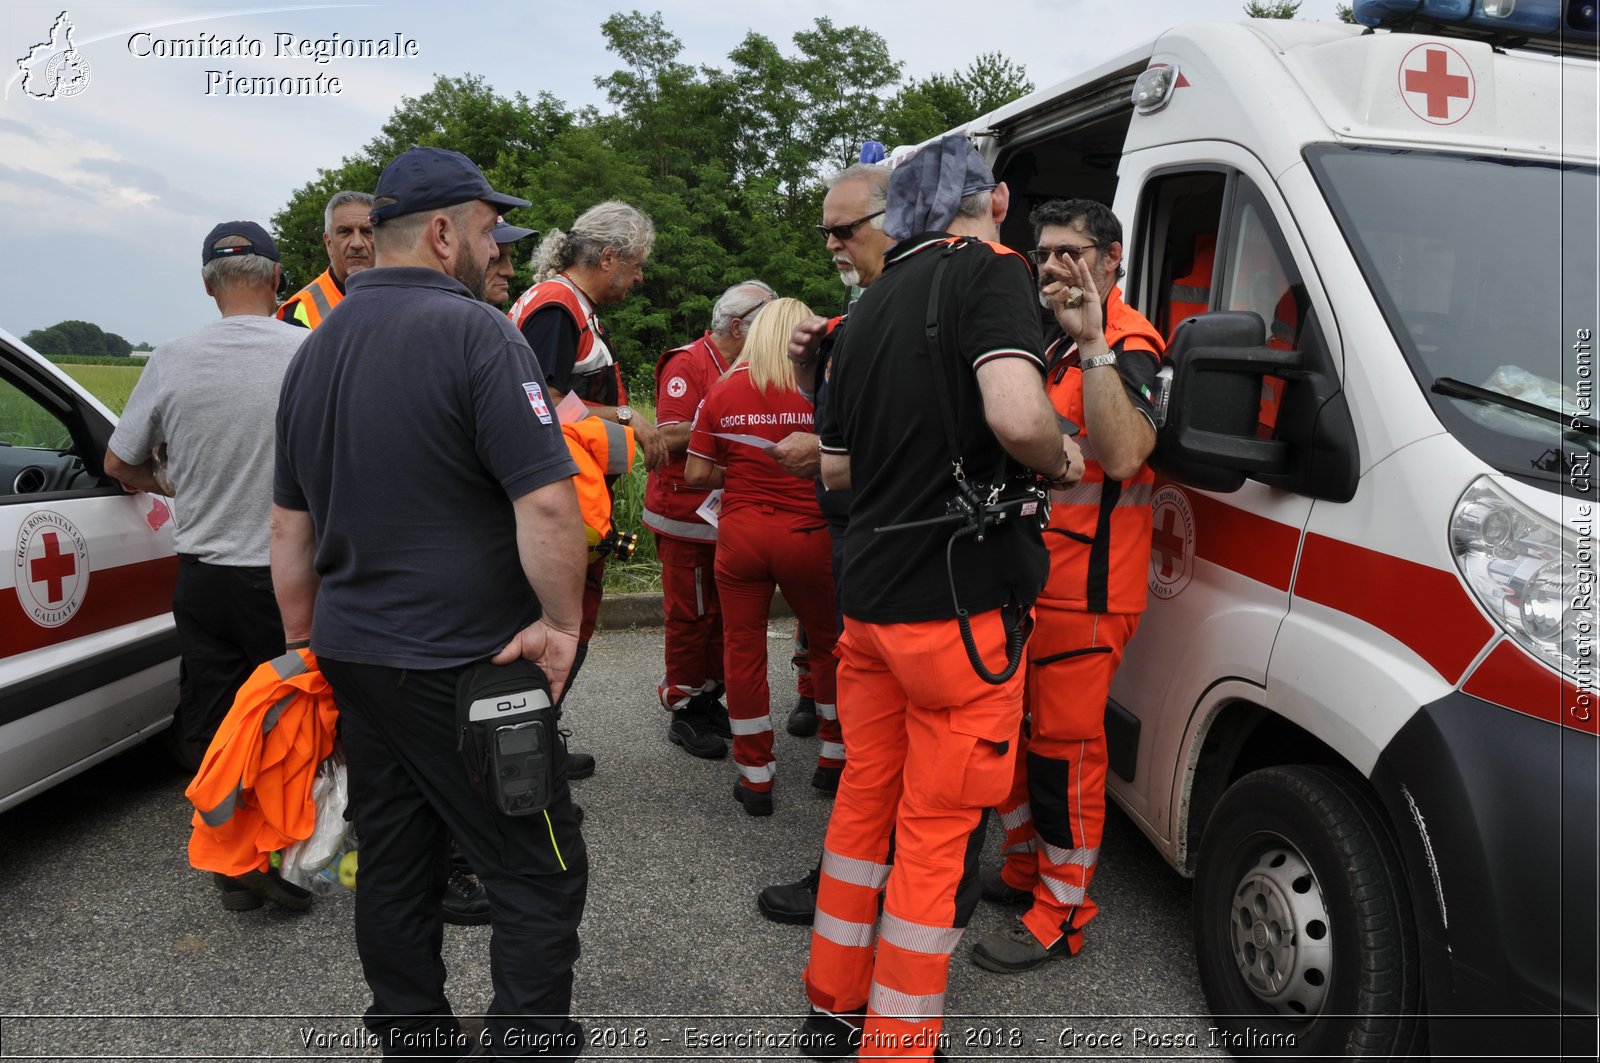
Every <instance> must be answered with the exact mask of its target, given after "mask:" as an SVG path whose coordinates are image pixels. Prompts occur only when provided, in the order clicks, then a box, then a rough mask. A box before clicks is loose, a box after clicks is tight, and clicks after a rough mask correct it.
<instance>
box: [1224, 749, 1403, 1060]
mask: <svg viewBox="0 0 1600 1063" xmlns="http://www.w3.org/2000/svg"><path fill="white" fill-rule="evenodd" d="M1194 933H1195V953H1196V958H1197V961H1198V964H1199V968H1200V984H1201V987H1202V989H1203V990H1204V991H1205V995H1206V1000H1207V1002H1208V1003H1209V1004H1210V1006H1211V1011H1212V1014H1213V1015H1214V1016H1215V1021H1216V1023H1217V1029H1218V1034H1217V1036H1216V1041H1217V1042H1219V1043H1221V1044H1222V1045H1223V1046H1225V1047H1227V1048H1228V1049H1229V1051H1230V1052H1232V1053H1233V1054H1234V1055H1237V1056H1258V1057H1259V1056H1268V1057H1280V1058H1292V1057H1296V1056H1359V1057H1363V1058H1389V1057H1393V1056H1404V1055H1407V1054H1408V1053H1409V1052H1411V1051H1413V1050H1414V1048H1415V1046H1414V1044H1413V1038H1414V1037H1415V1036H1416V1034H1417V1031H1418V1019H1417V1011H1418V1008H1419V1006H1420V994H1421V990H1420V986H1421V963H1420V960H1419V956H1418V951H1417V937H1416V927H1415V925H1414V923H1413V919H1412V914H1411V907H1410V897H1409V892H1408V890H1407V888H1406V882H1405V878H1404V874H1403V872H1402V869H1401V864H1400V856H1399V853H1398V851H1397V850H1396V848H1395V844H1394V842H1393V840H1392V839H1391V838H1390V837H1389V835H1388V833H1387V830H1386V828H1385V826H1384V823H1383V820H1382V819H1381V817H1380V813H1379V810H1378V808H1377V806H1376V805H1375V803H1374V802H1373V800H1372V798H1371V797H1370V796H1369V793H1368V791H1367V789H1366V787H1365V786H1364V785H1363V783H1362V782H1361V781H1360V780H1359V779H1357V778H1355V777H1354V776H1352V775H1349V774H1347V773H1345V772H1341V771H1338V770H1335V769H1332V768H1326V767H1320V766H1313V765H1292V766H1286V767H1275V768H1266V769H1263V770H1261V771H1256V772H1252V773H1251V774H1249V775H1246V776H1245V777H1244V778H1242V779H1240V780H1239V781H1238V782H1236V783H1234V784H1233V785H1232V786H1231V787H1229V789H1228V791H1227V792H1226V793H1225V794H1223V796H1222V800H1221V801H1220V802H1219V803H1218V804H1217V807H1216V810H1215V811H1214V812H1213V813H1212V815H1211V819H1210V821H1209V823H1208V824H1207V826H1206V831H1205V836H1204V838H1203V840H1202V841H1201V844H1200V858H1199V864H1198V870H1197V873H1196V875H1195V890H1194Z"/></svg>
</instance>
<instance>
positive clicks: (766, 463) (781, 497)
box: [684, 299, 844, 816]
mask: <svg viewBox="0 0 1600 1063" xmlns="http://www.w3.org/2000/svg"><path fill="white" fill-rule="evenodd" d="M810 316H811V310H810V308H809V307H807V306H806V305H805V304H804V303H802V302H800V301H799V300H798V299H775V300H773V301H772V302H770V303H768V304H767V305H766V306H764V307H763V308H762V309H761V311H760V312H759V313H758V314H756V316H755V320H754V321H753V322H752V324H751V326H750V338H749V339H748V340H746V341H745V346H744V351H743V352H741V354H740V355H739V360H738V361H737V362H736V363H734V366H733V368H732V369H730V370H729V371H728V373H727V375H726V376H724V377H723V378H722V379H721V380H719V381H717V382H716V383H715V384H713V385H712V386H711V389H710V390H709V391H707V392H706V397H705V401H704V402H702V403H701V405H700V411H699V413H697V414H696V415H695V421H694V432H693V434H692V435H691V436H690V437H689V456H688V461H687V462H686V463H685V466H684V479H685V480H687V481H688V482H689V483H690V484H691V485H693V486H695V487H720V488H722V507H721V511H720V513H719V514H718V518H717V567H716V572H717V594H718V596H719V597H720V598H721V600H722V645H723V671H724V679H725V682H726V683H727V685H728V718H729V722H730V724H731V725H732V730H733V760H734V764H735V765H736V766H737V767H738V769H739V778H738V779H737V780H735V782H734V789H733V796H734V798H735V799H736V800H738V802H739V803H740V804H741V805H743V806H744V810H745V811H746V812H748V813H749V814H750V815H752V816H770V815H771V814H772V782H773V768H774V762H773V757H772V716H771V713H770V705H769V702H768V689H767V616H768V613H769V611H770V609H771V607H772V589H773V587H774V585H776V586H778V587H781V588H782V589H783V597H784V600H785V601H787V602H788V603H789V605H790V607H791V608H792V609H793V610H794V613H795V616H796V617H798V618H799V620H800V623H801V624H802V625H803V626H804V627H805V630H806V638H807V640H808V645H809V656H810V661H811V679H812V682H813V684H814V685H815V688H816V693H815V695H814V697H815V698H816V701H817V703H818V704H817V709H818V712H817V715H818V717H819V718H820V720H821V722H822V726H821V727H820V728H819V736H820V737H821V738H822V739H823V741H824V748H831V749H839V748H842V746H841V745H840V739H839V736H838V734H837V733H836V732H837V729H838V726H839V725H838V722H837V717H836V716H835V714H834V712H833V703H834V665H835V661H834V657H833V644H834V641H835V639H836V638H837V637H838V636H837V633H836V631H835V630H834V608H833V568H832V565H833V562H832V556H831V550H830V547H829V543H828V530H827V522H826V521H825V520H824V519H823V517H822V510H821V509H820V508H818V506H817V495H816V489H815V486H814V485H813V483H812V481H810V480H802V479H800V478H799V477H797V476H791V475H790V474H788V473H786V472H784V471H783V470H782V469H780V468H779V467H778V463H777V462H775V461H774V460H773V459H772V458H771V457H769V456H768V454H767V451H768V450H770V449H771V447H772V445H773V444H775V443H778V442H779V441H781V440H782V439H784V437H786V436H788V435H789V434H790V433H791V432H811V431H814V430H815V429H814V428H813V426H812V410H811V403H810V401H809V400H807V399H806V397H805V396H804V395H803V394H801V392H800V389H799V388H798V387H797V386H796V385H795V380H794V368H793V365H792V363H791V362H790V361H789V356H788V347H789V335H790V333H792V332H793V331H794V327H795V326H796V325H798V324H799V323H800V321H801V319H803V318H806V317H810ZM830 731H833V732H835V733H832V734H830V733H829V732H830ZM817 763H818V775H819V776H821V775H823V774H825V772H824V769H826V773H827V774H831V775H833V776H834V777H837V773H838V770H839V769H840V768H841V767H843V763H844V762H843V761H842V760H838V759H834V758H831V757H830V758H826V759H825V758H822V757H819V758H818V761H817Z"/></svg>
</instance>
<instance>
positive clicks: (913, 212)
mask: <svg viewBox="0 0 1600 1063" xmlns="http://www.w3.org/2000/svg"><path fill="white" fill-rule="evenodd" d="M994 187H995V179H994V174H993V173H992V172H991V171H990V169H989V164H988V163H986V162H984V161H983V156H981V155H979V154H978V149H977V148H974V147H973V146H972V141H970V140H968V139H967V137H966V134H965V133H951V134H950V135H949V136H947V137H944V138H942V139H940V140H938V141H935V142H934V143H932V144H929V145H928V146H927V147H925V148H923V149H922V150H921V151H919V152H917V153H916V154H915V155H913V156H912V157H911V158H910V159H907V160H906V161H905V162H902V163H901V164H900V165H899V166H897V167H895V170H894V173H893V174H892V175H891V176H890V177H889V204H888V212H887V215H886V217H885V218H884V222H883V231H884V232H886V233H888V234H889V235H890V236H892V237H894V238H895V239H896V240H904V239H905V238H906V237H908V236H915V235H916V234H917V233H923V232H942V231H943V230H944V229H945V228H946V227H947V226H949V224H950V223H951V222H952V221H953V220H955V216H956V210H957V209H958V208H959V207H960V206H961V200H962V199H963V197H966V196H970V195H972V194H973V193H974V192H987V191H989V190H990V189H992V188H994Z"/></svg>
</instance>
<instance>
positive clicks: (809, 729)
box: [785, 697, 817, 738]
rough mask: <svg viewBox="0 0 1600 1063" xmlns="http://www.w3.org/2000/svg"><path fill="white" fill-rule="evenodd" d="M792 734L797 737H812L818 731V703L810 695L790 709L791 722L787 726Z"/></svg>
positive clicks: (802, 698) (786, 728)
mask: <svg viewBox="0 0 1600 1063" xmlns="http://www.w3.org/2000/svg"><path fill="white" fill-rule="evenodd" d="M785 730H787V731H788V732H789V733H790V734H792V735H794V736H795V737H796V738H810V737H811V736H812V735H814V734H816V733H817V703H816V702H815V701H813V700H811V699H810V698H808V697H801V699H800V700H799V701H797V702H795V703H794V708H793V709H790V710H789V722H788V724H787V725H786V726H785Z"/></svg>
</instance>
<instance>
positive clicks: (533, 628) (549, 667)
mask: <svg viewBox="0 0 1600 1063" xmlns="http://www.w3.org/2000/svg"><path fill="white" fill-rule="evenodd" d="M577 657H578V633H577V632H576V631H563V630H561V629H560V628H558V627H551V626H550V625H549V624H546V623H545V622H544V621H543V620H535V621H534V622H533V623H531V624H529V625H528V626H527V627H525V628H523V629H522V630H521V631H519V632H517V633H516V634H515V635H513V636H512V637H511V641H510V642H508V643H506V644H505V646H504V647H502V648H501V650H500V652H499V653H497V654H495V655H494V656H493V657H492V658H490V663H491V664H510V663H511V662H512V661H515V660H517V659H518V658H521V659H523V660H527V661H532V662H533V663H534V664H536V665H538V666H539V667H540V669H542V670H543V671H544V674H545V678H547V679H549V680H550V700H551V701H560V700H561V693H562V691H564V690H566V688H567V680H568V679H570V678H571V677H572V662H573V661H575V660H576V659H577Z"/></svg>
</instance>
